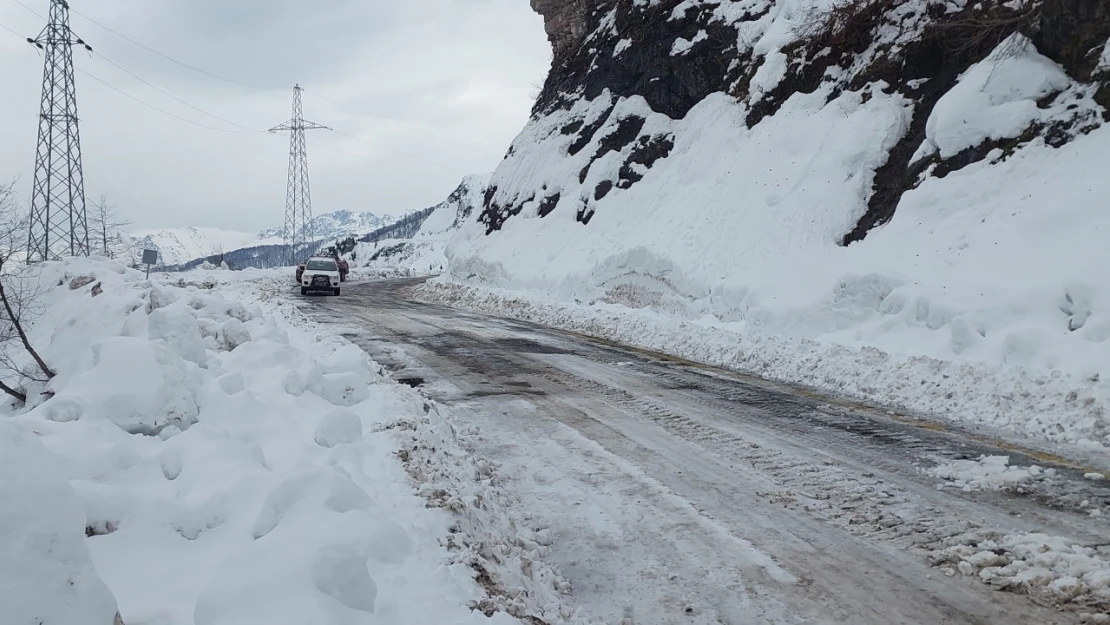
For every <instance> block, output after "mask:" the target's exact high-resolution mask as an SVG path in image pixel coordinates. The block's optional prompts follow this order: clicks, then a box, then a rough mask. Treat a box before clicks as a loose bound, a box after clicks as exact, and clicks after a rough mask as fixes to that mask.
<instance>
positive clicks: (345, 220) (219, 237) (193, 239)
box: [131, 210, 399, 266]
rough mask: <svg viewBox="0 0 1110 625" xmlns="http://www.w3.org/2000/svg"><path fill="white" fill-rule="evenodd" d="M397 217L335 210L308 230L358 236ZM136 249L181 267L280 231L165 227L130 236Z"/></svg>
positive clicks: (316, 235) (325, 235)
mask: <svg viewBox="0 0 1110 625" xmlns="http://www.w3.org/2000/svg"><path fill="white" fill-rule="evenodd" d="M398 219H399V218H398V217H394V216H392V215H384V216H379V215H376V214H374V213H370V212H361V213H356V212H353V211H349V210H339V211H334V212H331V213H324V214H321V215H317V216H316V217H315V218H313V220H312V222H311V224H310V229H311V230H312V233H313V237H312V238H313V239H315V240H318V241H319V240H327V239H336V238H342V237H345V236H350V235H361V234H365V233H367V232H370V231H373V230H376V229H378V228H382V227H385V226H388V225H390V224H392V223H395V222H396V221H397V220H398ZM131 238H132V241H133V243H134V245H135V246H136V247H141V248H143V249H154V250H158V252H159V257H160V259H159V260H160V261H161V263H160V264H162V265H167V266H168V265H181V264H184V263H187V262H189V261H191V260H194V259H198V258H202V257H206V256H211V255H213V254H215V253H217V252H221V251H223V252H230V251H232V250H238V249H243V248H247V247H257V246H267V245H280V244H281V243H282V228H281V227H280V226H278V227H274V228H267V229H265V230H262V231H261V232H257V233H249V232H236V231H231V230H222V229H220V228H198V227H188V228H166V229H161V230H141V231H136V232H132V233H131Z"/></svg>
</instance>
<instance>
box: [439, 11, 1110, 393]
mask: <svg viewBox="0 0 1110 625" xmlns="http://www.w3.org/2000/svg"><path fill="white" fill-rule="evenodd" d="M532 5H533V7H534V8H536V9H537V10H538V11H540V12H541V13H542V14H543V15H544V17H545V23H546V26H547V29H548V33H549V37H550V39H551V42H552V46H553V50H554V53H555V54H554V60H553V66H552V69H551V73H550V75H549V77H548V79H547V81H546V84H545V86H544V88H543V91H542V93H541V94H540V96H539V98H538V100H537V102H536V104H535V107H534V110H533V115H532V117H531V120H530V121H529V123H528V125H527V126H526V127H525V128H524V130H523V131H522V132H521V134H520V135H519V136H518V137H517V139H516V140H515V141H514V143H513V144H512V146H511V147H510V149H509V151H508V154H507V155H506V157H505V159H504V161H503V162H502V164H501V165H500V166H499V168H498V169H497V171H496V172H495V173H494V175H493V177H492V179H491V181H490V184H489V187H488V189H487V190H486V193H485V197H484V204H483V210H482V211H481V213H480V214H479V216H478V219H476V220H471V221H469V222H467V223H465V224H464V225H463V228H462V231H461V232H460V234H459V235H458V236H457V237H456V238H455V239H454V240H453V241H452V243H451V244H450V245H449V247H448V250H447V258H448V260H449V265H448V269H447V271H448V276H447V277H448V279H450V280H453V281H456V282H462V283H468V284H476V285H485V286H495V287H503V288H508V289H513V290H529V291H534V292H540V293H543V294H544V295H548V296H553V297H557V298H559V299H563V300H573V301H578V302H582V303H594V302H601V303H614V304H623V305H627V306H633V307H638V308H644V307H650V308H653V309H655V310H658V311H660V312H663V313H666V314H671V315H677V316H680V317H683V318H694V319H697V318H702V317H705V316H707V315H708V316H710V317H709V318H711V319H713V320H715V321H721V322H725V323H729V324H733V326H734V327H735V328H736V329H740V330H744V331H763V332H768V333H773V334H776V335H785V336H792V337H800V338H814V339H819V340H830V341H834V342H838V343H843V344H866V345H874V346H878V347H880V348H882V349H886V350H888V351H891V352H895V353H912V354H918V355H921V354H923V355H927V356H933V357H937V358H944V359H953V358H955V359H973V360H984V361H990V362H995V363H1004V364H1008V365H1036V366H1038V367H1047V368H1050V369H1051V368H1064V369H1066V370H1069V371H1070V372H1072V373H1075V374H1077V375H1086V376H1089V377H1091V378H1092V379H1093V380H1095V381H1097V380H1098V378H1097V377H1096V376H1097V375H1098V373H1099V371H1100V370H1101V367H1104V366H1106V365H1107V364H1110V363H1107V362H1106V360H1107V358H1106V357H1105V356H1103V355H1102V354H1103V352H1105V351H1107V350H1106V339H1107V338H1110V277H1108V276H1110V274H1108V273H1107V272H1106V267H1108V266H1110V246H1107V245H1105V241H1106V236H1107V232H1108V230H1110V211H1107V210H1106V209H1105V198H1106V197H1110V177H1108V176H1106V175H1105V174H1104V173H1103V172H1104V171H1106V170H1107V168H1108V166H1110V156H1108V155H1107V151H1106V150H1105V148H1104V147H1103V146H1105V145H1108V142H1110V130H1107V129H1106V128H1105V127H1104V126H1103V124H1104V120H1105V118H1106V116H1107V113H1106V109H1105V108H1104V105H1106V104H1107V102H1108V101H1110V88H1108V87H1107V80H1108V79H1110V49H1108V47H1107V45H1106V44H1107V38H1108V37H1110V8H1108V7H1107V6H1105V4H1104V3H1100V2H1096V1H1093V0H1080V1H1076V2H1037V1H1035V0H1034V1H1022V0H1007V1H1005V2H1002V1H994V0H991V1H971V0H947V1H935V0H909V1H896V0H851V1H848V2H844V1H841V2H834V1H829V0H777V1H776V0H681V1H679V0H652V1H648V0H593V1H586V0H533V1H532ZM1107 373H1108V374H1110V371H1108V372H1107ZM1103 377H1105V376H1103Z"/></svg>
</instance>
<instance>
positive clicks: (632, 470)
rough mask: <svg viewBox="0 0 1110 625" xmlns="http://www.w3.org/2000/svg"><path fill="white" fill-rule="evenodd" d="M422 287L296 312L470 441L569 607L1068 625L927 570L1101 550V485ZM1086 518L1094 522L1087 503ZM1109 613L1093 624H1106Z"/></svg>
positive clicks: (618, 614)
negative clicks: (1018, 473)
mask: <svg viewBox="0 0 1110 625" xmlns="http://www.w3.org/2000/svg"><path fill="white" fill-rule="evenodd" d="M417 284H419V280H391V281H381V282H371V283H350V284H348V285H347V286H345V288H344V295H343V296H341V297H338V298H335V297H317V298H306V299H304V300H303V309H304V310H305V311H306V312H308V313H309V314H310V315H312V316H313V317H314V318H316V319H317V320H319V321H321V322H325V323H330V324H334V325H335V326H336V327H337V329H339V330H340V331H341V332H343V333H344V334H345V335H346V336H347V337H348V338H350V339H351V340H352V341H353V342H355V343H356V344H358V345H359V346H361V347H362V348H363V349H365V350H366V351H367V352H368V353H369V354H370V355H371V356H372V357H373V358H374V359H375V360H377V361H378V362H380V363H381V364H383V365H385V366H386V367H387V368H389V369H390V370H391V371H392V372H393V374H394V377H395V378H397V379H398V380H401V381H403V382H405V383H408V384H411V385H412V386H416V387H419V388H420V389H421V390H422V391H423V392H424V393H425V394H427V395H428V396H429V397H431V398H433V399H435V400H437V401H439V402H440V403H442V404H444V405H446V406H448V407H450V409H451V410H453V411H454V413H455V414H456V415H458V416H459V418H461V419H462V420H463V421H465V422H468V423H469V424H472V425H474V426H476V427H477V428H479V429H480V430H481V432H482V433H483V435H482V438H481V443H480V446H479V448H478V449H476V450H475V451H476V452H477V453H480V454H482V455H484V456H486V457H489V458H491V459H493V460H496V461H497V462H499V463H501V466H502V472H503V474H504V475H506V476H507V478H508V480H507V482H506V484H505V488H506V489H507V491H508V492H509V493H510V494H511V495H512V496H513V497H514V499H515V501H516V502H517V504H518V505H519V506H521V509H522V510H523V511H526V512H527V514H528V515H529V516H530V517H531V518H532V519H533V521H534V522H535V523H537V524H540V525H542V526H544V527H549V528H551V530H552V531H553V532H554V533H555V535H556V537H557V539H556V542H555V544H554V545H553V547H552V551H551V554H550V557H549V560H550V561H552V563H553V564H555V565H557V566H558V567H559V568H560V569H561V570H562V572H563V573H564V575H566V576H567V577H568V578H569V579H570V580H571V582H572V584H573V585H574V593H573V595H572V597H571V603H572V604H574V605H580V606H583V607H584V608H585V609H587V610H588V611H589V612H590V613H591V614H592V615H594V616H596V617H598V618H602V619H606V620H608V621H609V622H613V623H616V622H619V621H620V619H621V618H628V617H630V618H632V622H633V623H635V625H671V624H675V623H689V624H693V625H702V624H706V625H710V624H712V625H740V624H747V623H751V624H753V625H754V624H772V623H850V624H853V625H865V624H872V623H873V624H876V625H892V624H896V623H906V624H915V625H930V624H939V623H952V624H957V623H959V624H962V623H984V624H986V623H1006V624H1024V623H1029V624H1034V623H1036V624H1038V625H1043V624H1048V623H1077V622H1079V617H1078V615H1077V614H1076V613H1074V612H1071V611H1067V610H1060V609H1057V608H1056V607H1053V606H1050V605H1047V604H1046V602H1045V601H1044V600H1040V601H1034V600H1033V599H1032V598H1030V597H1028V596H1026V595H1024V594H1017V593H1011V592H1004V591H999V590H993V589H991V588H989V587H988V586H987V585H986V584H984V583H982V582H981V581H980V580H979V579H978V577H976V576H974V575H972V576H965V575H962V574H955V575H950V574H951V571H949V574H945V571H944V568H943V566H942V565H936V564H935V563H933V562H932V561H931V560H930V558H929V554H930V553H931V552H933V551H935V550H936V549H938V548H941V547H944V546H948V545H952V544H964V543H967V542H969V541H972V542H974V540H976V539H982V538H984V537H995V536H998V535H1001V534H1006V533H1012V532H1044V533H1047V534H1050V535H1059V536H1065V537H1067V538H1069V539H1071V540H1073V541H1075V542H1077V543H1080V544H1087V545H1100V544H1106V543H1110V525H1108V523H1107V519H1106V517H1102V518H1097V517H1091V516H1090V515H1089V514H1087V511H1088V510H1089V509H1090V508H1091V507H1092V506H1094V507H1098V506H1103V505H1106V504H1107V503H1110V489H1108V488H1107V487H1106V485H1105V483H1098V482H1092V481H1090V480H1084V479H1083V477H1082V469H1081V468H1078V467H1073V466H1069V465H1068V464H1067V463H1066V462H1063V461H1060V460H1058V459H1054V458H1050V457H1044V456H1036V457H1034V455H1032V454H1025V453H1022V452H1021V451H1018V450H1014V449H1013V448H1012V447H1008V446H1004V445H1001V444H995V443H992V442H990V441H984V440H980V439H977V438H974V437H971V436H969V435H967V434H964V433H961V432H958V431H952V430H950V429H946V428H943V427H940V426H938V425H933V424H928V423H920V422H910V421H906V420H904V419H899V418H896V417H893V416H889V415H886V414H885V413H883V412H882V411H878V410H872V409H868V408H866V407H862V406H857V405H853V404H851V403H849V402H843V401H838V400H836V399H835V398H825V397H820V396H817V395H814V394H812V393H808V392H805V391H802V390H799V389H793V388H789V387H784V386H781V385H776V384H772V383H769V382H765V381H762V380H758V379H754V378H750V377H746V376H743V375H739V374H736V373H732V372H728V371H723V370H719V369H714V368H711V367H705V366H700V365H697V364H695V363H690V362H686V361H681V360H677V359H673V358H668V357H665V356H662V355H658V354H652V353H648V352H644V351H641V350H635V349H629V348H625V347H621V346H617V345H611V344H607V343H605V342H602V341H598V340H594V339H590V338H588V337H583V336H579V335H575V334H570V333H566V332H562V331H558V330H553V329H549V328H545V327H542V326H537V325H534V324H528V323H522V322H517V321H511V320H505V319H499V318H494V317H488V316H483V315H476V314H471V313H467V312H461V311H457V310H453V309H450V308H446V307H442V306H438V305H433V304H426V303H421V302H419V301H416V300H414V299H413V297H412V294H411V290H412V287H413V286H415V285H417ZM984 454H985V455H1009V456H1010V457H1011V463H1012V464H1018V465H1022V464H1029V463H1036V464H1038V465H1040V466H1042V467H1046V468H1055V469H1056V470H1057V472H1058V473H1057V477H1056V478H1055V479H1053V480H1051V481H1049V482H1046V483H1038V484H1032V485H1029V486H1027V487H1025V489H1024V492H1021V493H1018V492H963V491H961V490H959V489H953V488H941V489H938V480H937V479H936V478H934V477H930V476H929V475H927V474H925V473H923V472H922V469H923V468H927V467H931V466H934V465H935V464H936V463H938V462H946V461H950V460H955V459H969V458H977V457H978V456H980V455H984ZM1084 502H1086V503H1084ZM1104 607H1105V606H1101V605H1092V606H1089V607H1088V608H1087V610H1088V611H1093V612H1097V611H1100V610H1102V609H1104Z"/></svg>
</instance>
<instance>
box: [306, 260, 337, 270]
mask: <svg viewBox="0 0 1110 625" xmlns="http://www.w3.org/2000/svg"><path fill="white" fill-rule="evenodd" d="M305 269H306V270H308V271H337V269H336V267H335V261H334V260H310V261H308V264H307V265H305Z"/></svg>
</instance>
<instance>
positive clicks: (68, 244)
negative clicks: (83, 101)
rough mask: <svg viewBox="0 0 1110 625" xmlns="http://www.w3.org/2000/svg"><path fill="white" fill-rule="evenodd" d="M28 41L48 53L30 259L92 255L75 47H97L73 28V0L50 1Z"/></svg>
mask: <svg viewBox="0 0 1110 625" xmlns="http://www.w3.org/2000/svg"><path fill="white" fill-rule="evenodd" d="M27 41H28V42H30V43H32V44H34V45H35V46H36V47H38V48H39V49H40V50H43V51H44V52H45V54H46V60H45V63H44V68H43V74H42V102H41V106H40V109H39V110H40V112H39V138H38V149H37V151H36V154H35V182H34V187H33V188H32V190H31V215H30V231H29V233H28V237H27V262H30V263H35V262H41V261H45V260H55V259H58V258H62V257H64V256H88V255H89V227H88V220H87V216H86V214H85V178H84V174H83V173H82V171H81V136H80V132H79V131H78V127H77V88H76V86H75V84H74V80H73V46H75V45H77V46H84V47H85V48H86V49H88V50H90V51H91V50H92V48H91V47H89V45H88V44H86V43H85V42H84V41H82V40H81V39H80V38H78V37H77V36H76V35H74V34H73V31H71V30H70V28H69V4H68V3H66V1H65V0H50V21H49V23H48V24H47V25H46V27H45V28H44V29H43V30H42V32H41V33H39V36H38V38H37V39H30V38H29V39H27Z"/></svg>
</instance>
